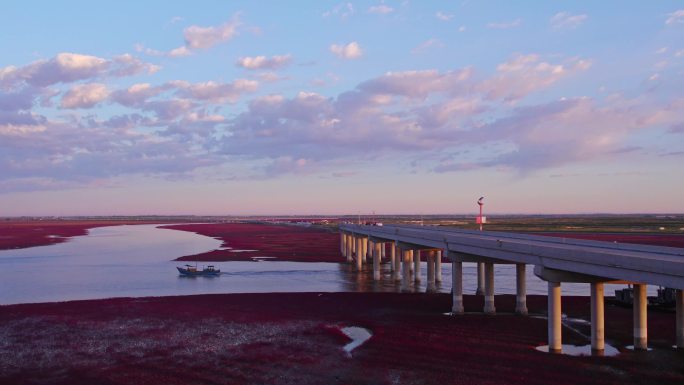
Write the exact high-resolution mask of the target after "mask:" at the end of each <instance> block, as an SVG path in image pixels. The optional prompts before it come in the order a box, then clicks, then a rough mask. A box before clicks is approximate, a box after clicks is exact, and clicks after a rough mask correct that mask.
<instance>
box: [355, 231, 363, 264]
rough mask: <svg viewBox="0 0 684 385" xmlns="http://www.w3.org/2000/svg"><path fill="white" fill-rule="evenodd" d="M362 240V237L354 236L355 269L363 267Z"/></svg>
mask: <svg viewBox="0 0 684 385" xmlns="http://www.w3.org/2000/svg"><path fill="white" fill-rule="evenodd" d="M363 240H364V238H361V237H356V270H358V271H361V270H362V269H363V257H362V256H361V255H362V254H363Z"/></svg>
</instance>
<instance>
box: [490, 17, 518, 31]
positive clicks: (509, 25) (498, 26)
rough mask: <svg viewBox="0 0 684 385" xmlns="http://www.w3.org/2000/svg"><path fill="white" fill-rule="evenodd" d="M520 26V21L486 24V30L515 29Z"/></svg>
mask: <svg viewBox="0 0 684 385" xmlns="http://www.w3.org/2000/svg"><path fill="white" fill-rule="evenodd" d="M520 25H522V19H515V20H513V21H504V22H498V23H494V22H492V23H487V28H491V29H509V28H516V27H519V26H520Z"/></svg>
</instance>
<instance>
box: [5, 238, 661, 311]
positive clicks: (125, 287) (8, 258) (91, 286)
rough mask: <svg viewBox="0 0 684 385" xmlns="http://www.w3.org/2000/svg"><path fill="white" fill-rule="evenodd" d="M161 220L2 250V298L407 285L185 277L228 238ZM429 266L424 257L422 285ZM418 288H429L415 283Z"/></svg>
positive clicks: (540, 286) (539, 290) (266, 264)
mask: <svg viewBox="0 0 684 385" xmlns="http://www.w3.org/2000/svg"><path fill="white" fill-rule="evenodd" d="M157 226H158V225H134V226H112V227H99V228H95V229H91V230H90V231H89V233H88V235H86V236H80V237H74V238H72V239H70V240H69V241H67V242H65V243H60V244H55V245H50V246H40V247H32V248H28V249H18V250H0V304H14V303H29V302H51V301H64V300H75V299H95V298H111V297H142V296H164V295H188V294H208V293H264V292H318V291H321V292H334V291H386V292H398V291H400V285H399V284H398V283H397V284H395V283H394V282H392V281H391V279H390V271H389V265H388V264H385V265H383V280H382V282H379V283H378V282H373V280H372V279H371V275H370V271H364V272H362V273H361V274H357V273H356V272H354V270H353V268H352V267H351V266H349V265H347V264H343V263H307V262H279V261H277V260H273V261H261V262H219V263H214V265H216V267H217V268H220V269H221V272H222V274H221V276H218V277H211V278H210V277H181V276H179V275H178V272H177V270H176V266H181V265H183V264H184V262H174V261H172V260H173V259H175V258H178V257H182V256H185V255H193V254H199V253H203V252H206V251H211V250H215V249H219V248H220V247H221V243H222V242H221V241H219V240H216V239H214V238H210V237H206V236H203V235H198V234H194V233H189V232H185V231H177V230H170V229H160V228H157ZM264 257H268V255H264ZM340 261H343V258H342V257H340ZM202 265H203V263H199V264H198V266H200V267H201V266H202ZM426 272H427V268H426V266H425V263H423V266H422V268H421V273H422V275H423V279H422V282H423V283H424V282H426V281H427V278H426V277H425V274H426ZM463 272H464V291H465V293H466V294H467V293H474V292H475V288H476V286H477V278H476V275H475V272H476V266H475V264H468V263H465V264H464V266H463ZM442 275H443V280H444V282H443V284H442V285H441V286H438V287H437V288H436V289H437V291H440V292H449V291H450V290H451V264H448V263H444V264H442ZM527 278H528V281H527V291H528V293H529V294H546V291H547V285H546V283H545V282H543V281H541V280H540V279H538V278H537V277H535V276H534V275H533V274H532V268H531V267H528V269H527ZM495 279H496V283H495V286H496V293H497V294H513V293H515V266H514V265H496V267H495ZM588 286H589V285H587V284H563V286H562V289H563V293H564V294H570V295H588V294H589V287H588ZM616 287H618V285H606V294H607V295H612V294H613V290H614V289H615V288H616ZM649 289H651V290H653V289H654V288H650V287H649ZM411 290H413V291H425V290H426V287H425V285H424V284H423V285H417V286H414V285H412V287H411ZM649 291H650V290H649Z"/></svg>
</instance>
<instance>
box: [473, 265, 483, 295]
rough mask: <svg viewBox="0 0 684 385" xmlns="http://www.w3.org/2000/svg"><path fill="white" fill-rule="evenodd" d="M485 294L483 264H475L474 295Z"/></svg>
mask: <svg viewBox="0 0 684 385" xmlns="http://www.w3.org/2000/svg"><path fill="white" fill-rule="evenodd" d="M484 293H485V290H484V263H482V262H478V263H477V290H476V291H475V294H476V295H483V294H484Z"/></svg>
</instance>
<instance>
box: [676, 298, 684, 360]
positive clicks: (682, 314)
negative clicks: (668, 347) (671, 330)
mask: <svg viewBox="0 0 684 385" xmlns="http://www.w3.org/2000/svg"><path fill="white" fill-rule="evenodd" d="M675 302H676V303H677V306H676V307H677V310H676V313H675V317H676V318H677V349H684V290H682V289H679V290H677V294H676V297H675Z"/></svg>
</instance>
